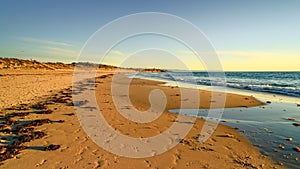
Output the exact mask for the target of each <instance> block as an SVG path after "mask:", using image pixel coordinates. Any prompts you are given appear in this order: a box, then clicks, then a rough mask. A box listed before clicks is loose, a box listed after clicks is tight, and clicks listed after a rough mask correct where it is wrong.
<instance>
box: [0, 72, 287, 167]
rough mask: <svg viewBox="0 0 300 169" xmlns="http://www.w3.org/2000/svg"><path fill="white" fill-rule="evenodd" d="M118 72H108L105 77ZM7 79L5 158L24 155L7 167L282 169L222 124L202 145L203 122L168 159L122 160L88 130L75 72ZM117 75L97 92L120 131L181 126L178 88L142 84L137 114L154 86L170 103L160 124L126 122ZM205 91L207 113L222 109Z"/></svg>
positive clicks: (241, 100)
mask: <svg viewBox="0 0 300 169" xmlns="http://www.w3.org/2000/svg"><path fill="white" fill-rule="evenodd" d="M66 72H67V73H66ZM111 73H112V72H110V71H107V72H103V71H102V73H100V74H98V76H102V75H105V74H111ZM8 74H9V75H8ZM1 75H2V76H1V77H0V79H1V85H2V86H1V89H0V90H1V97H2V98H1V101H2V99H3V100H4V101H2V102H1V104H0V106H1V109H2V110H1V115H2V120H1V121H2V124H3V123H5V125H2V129H1V143H2V144H1V145H2V148H1V152H0V153H1V156H3V154H6V152H8V151H10V150H16V151H14V152H10V154H12V155H11V156H10V157H9V159H7V160H3V161H2V165H1V166H0V168H35V167H40V168H282V166H280V165H277V164H274V163H273V162H272V161H271V160H269V159H268V158H267V157H265V156H263V155H262V154H260V153H259V151H258V150H257V149H256V148H255V147H253V146H252V145H251V144H250V143H249V142H248V141H247V140H246V139H245V138H244V137H243V136H241V135H240V134H239V133H238V132H237V131H236V130H235V129H232V128H230V127H228V126H225V125H218V128H217V130H216V131H215V132H214V133H213V135H212V137H210V138H209V139H208V140H207V141H206V142H205V143H199V142H198V137H199V133H200V131H201V128H202V126H203V123H204V120H202V119H197V120H196V122H195V125H194V126H193V127H192V129H191V131H190V132H189V133H188V135H187V136H186V137H185V138H182V141H181V142H180V143H179V144H178V145H176V146H175V147H174V148H172V149H171V150H169V151H167V152H165V153H163V154H160V155H157V156H153V157H148V158H140V159H139V158H136V159H133V158H126V157H120V156H118V155H114V154H112V153H110V152H108V151H106V150H104V149H102V148H100V147H99V146H98V145H97V144H95V143H94V142H93V141H92V140H91V139H89V137H88V136H87V135H86V133H85V132H84V131H83V129H82V128H81V127H80V124H79V121H78V118H77V115H76V112H75V111H74V104H73V102H72V91H71V84H72V81H71V80H72V71H40V70H30V71H25V72H24V71H14V73H11V70H6V71H1ZM49 78H50V79H51V80H47V79H49ZM111 78H112V75H108V76H105V77H104V76H102V78H97V79H96V86H97V87H96V93H97V102H98V104H99V107H101V111H102V114H103V116H104V117H105V118H106V120H107V122H108V123H109V124H110V125H111V126H112V127H113V128H115V129H116V130H118V131H120V132H122V133H123V134H125V135H128V136H131V137H149V136H154V135H157V134H160V133H161V132H164V131H165V130H167V128H168V127H169V126H171V125H172V124H173V123H179V122H178V121H176V120H175V119H176V117H177V115H176V114H172V113H169V112H168V111H167V110H169V109H177V108H180V104H179V103H180V101H181V97H180V92H179V89H178V88H176V87H167V86H159V84H161V83H160V82H154V81H148V80H141V79H134V80H133V81H132V83H131V86H130V93H129V97H130V99H131V101H132V104H133V105H134V107H135V108H136V109H138V110H147V109H148V108H149V106H150V104H149V101H148V96H149V92H150V91H151V90H153V89H160V90H162V91H164V93H165V95H166V97H167V100H168V102H167V105H166V108H165V109H164V112H163V113H162V115H161V116H160V117H159V118H158V119H156V120H155V121H153V122H151V123H143V124H139V123H136V122H132V121H129V120H127V119H125V118H124V117H123V116H121V115H120V114H119V113H118V112H117V110H116V108H115V107H114V106H113V101H112V97H111V93H110V91H111V90H110V87H111ZM2 82H4V83H2ZM119 82H120V84H121V85H122V81H119ZM199 92H200V94H201V95H200V96H201V98H200V100H201V102H200V108H208V107H209V106H210V105H211V104H214V107H218V99H216V100H214V101H211V100H210V99H209V98H210V92H207V91H199ZM223 94H224V93H219V96H220V97H221V96H222V95H223ZM226 98H227V100H226V104H225V106H226V107H241V106H247V107H249V106H257V105H261V104H262V103H261V102H259V101H257V100H256V99H255V98H253V97H250V96H242V95H235V94H227V96H226ZM20 104H22V105H20ZM8 108H10V109H8ZM185 108H194V107H188V105H187V107H185ZM16 113H19V114H16ZM18 126H21V127H18ZM5 129H6V130H5ZM24 135H26V137H24ZM24 138H26V139H24ZM16 140H18V141H19V142H17V143H18V144H16ZM7 145H9V146H11V147H7ZM5 146H6V147H5ZM12 146H14V147H12ZM5 148H6V149H5ZM10 148H11V149H10Z"/></svg>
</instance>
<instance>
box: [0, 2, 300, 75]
mask: <svg viewBox="0 0 300 169" xmlns="http://www.w3.org/2000/svg"><path fill="white" fill-rule="evenodd" d="M299 9H300V1H297V0H287V1H277V0H266V1H261V0H255V1H239V0H236V1H221V0H219V1H199V0H194V1H179V0H165V1H161V0H157V1H141V0H128V1H121V0H120V1H114V0H112V1H76V0H68V1H67V0H43V1H41V0H18V1H17V0H2V1H0V21H1V22H0V37H1V38H0V56H2V57H17V58H23V59H37V60H41V61H62V62H72V61H75V60H76V57H77V55H78V54H79V51H80V49H81V48H82V45H83V44H84V43H85V41H86V40H87V39H88V38H89V37H90V36H91V35H92V34H93V33H94V32H95V31H96V30H98V29H99V28H100V27H102V26H103V25H105V24H106V23H108V22H110V21H112V20H114V19H117V18H119V17H121V16H124V15H128V14H133V13H137V12H164V13H170V14H174V15H177V16H179V17H182V18H184V19H187V20H189V21H190V22H192V23H193V24H195V25H196V26H198V27H199V28H200V29H201V30H202V31H203V32H204V33H205V34H206V35H207V37H208V38H209V39H210V41H211V42H212V43H213V45H214V46H215V48H216V51H217V53H218V54H219V56H220V59H221V61H222V64H223V67H224V69H225V70H300V66H299V65H300V59H299V58H300V22H299V18H300V10H299ZM119 52H120V53H121V52H123V53H124V51H119ZM125 53H126V51H125ZM195 69H197V67H195Z"/></svg>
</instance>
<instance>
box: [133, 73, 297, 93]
mask: <svg viewBox="0 0 300 169" xmlns="http://www.w3.org/2000/svg"><path fill="white" fill-rule="evenodd" d="M224 75H225V76H224V77H225V81H224V80H222V79H220V78H218V75H217V76H215V77H209V74H208V73H207V72H161V73H142V74H138V75H136V77H141V78H151V79H156V80H162V81H164V80H165V81H176V82H183V83H191V84H195V83H197V85H204V86H222V87H227V88H233V89H242V90H250V91H256V92H265V93H272V94H279V95H285V96H293V97H298V98H300V72H225V73H224Z"/></svg>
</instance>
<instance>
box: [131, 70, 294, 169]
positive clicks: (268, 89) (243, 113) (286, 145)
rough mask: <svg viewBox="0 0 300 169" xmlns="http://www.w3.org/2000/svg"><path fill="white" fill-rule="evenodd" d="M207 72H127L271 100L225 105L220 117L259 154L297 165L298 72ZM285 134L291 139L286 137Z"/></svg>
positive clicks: (201, 114)
mask: <svg viewBox="0 0 300 169" xmlns="http://www.w3.org/2000/svg"><path fill="white" fill-rule="evenodd" d="M208 75H209V74H208V73H207V72H192V73H190V72H160V73H138V74H130V75H129V77H131V78H133V77H135V78H143V79H150V80H158V81H163V82H166V85H170V86H173V85H177V86H180V87H192V88H194V87H195V85H196V87H197V88H199V89H205V90H219V89H220V91H226V92H230V93H238V94H244V95H253V96H254V97H256V98H257V99H258V100H261V101H262V102H266V101H269V102H270V103H271V104H267V105H264V106H258V107H249V108H226V109H224V113H223V115H222V118H221V119H220V120H219V121H220V123H221V124H224V125H229V126H231V127H233V128H237V131H239V132H240V133H241V134H242V135H244V136H245V137H247V139H248V140H249V141H250V142H251V143H252V144H253V145H254V146H255V147H256V148H257V149H259V150H260V152H261V153H262V154H264V155H266V156H268V157H270V158H271V159H273V160H274V161H275V162H278V163H282V164H283V165H284V166H285V167H287V168H300V161H299V160H297V159H300V155H299V154H300V153H299V152H296V151H294V150H293V147H294V146H298V147H300V127H296V126H294V125H293V123H295V122H300V106H298V105H297V104H300V79H299V78H300V72H225V73H224V75H225V81H224V79H222V78H219V77H218V76H217V77H215V78H210V77H209V76H208ZM221 75H222V73H221ZM224 89H226V90H224ZM169 111H170V112H172V113H183V114H185V115H189V116H194V115H195V114H194V113H192V112H194V110H188V109H182V110H169ZM197 117H199V118H203V119H207V117H208V110H206V109H199V110H198V114H197ZM289 119H293V120H289ZM222 120H224V121H225V122H221V121H222ZM199 133H200V131H199ZM287 138H292V139H293V141H287V140H286V139H287ZM280 145H281V146H280Z"/></svg>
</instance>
